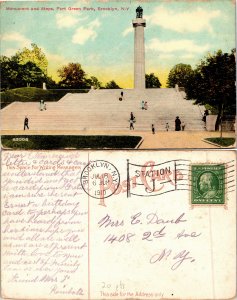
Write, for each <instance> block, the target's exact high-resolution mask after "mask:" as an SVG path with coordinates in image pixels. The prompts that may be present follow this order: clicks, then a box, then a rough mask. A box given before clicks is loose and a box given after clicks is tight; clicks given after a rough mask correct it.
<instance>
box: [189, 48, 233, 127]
mask: <svg viewBox="0 0 237 300" xmlns="http://www.w3.org/2000/svg"><path fill="white" fill-rule="evenodd" d="M235 68H236V67H235V50H234V49H233V50H232V51H231V53H222V51H221V50H219V51H217V52H216V53H214V55H211V54H209V55H208V56H207V57H206V58H204V59H203V60H202V61H201V62H200V64H199V65H198V66H197V68H196V70H195V72H194V74H195V76H194V78H193V84H194V85H195V86H196V88H195V89H194V90H193V91H190V88H189V89H188V90H187V96H188V97H189V98H190V97H191V96H192V98H194V99H196V102H197V103H201V104H209V105H211V106H213V107H215V108H216V109H217V111H218V118H217V124H216V125H217V126H218V125H219V122H220V119H221V116H222V115H223V114H226V113H228V114H230V113H232V114H235V111H236V86H235V80H236V79H235V74H236V73H235V72H236V71H235Z"/></svg>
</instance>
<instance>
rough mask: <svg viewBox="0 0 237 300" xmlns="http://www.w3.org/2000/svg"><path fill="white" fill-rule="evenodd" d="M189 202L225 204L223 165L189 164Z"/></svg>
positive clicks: (193, 203) (195, 203)
mask: <svg viewBox="0 0 237 300" xmlns="http://www.w3.org/2000/svg"><path fill="white" fill-rule="evenodd" d="M191 204H192V205H205V204H206V205H225V165H224V164H221V165H217V164H215V165H212V164H193V165H191Z"/></svg>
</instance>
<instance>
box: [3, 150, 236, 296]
mask: <svg viewBox="0 0 237 300" xmlns="http://www.w3.org/2000/svg"><path fill="white" fill-rule="evenodd" d="M197 165H198V166H200V168H201V173H202V174H201V173H200V172H199V173H195V172H197V171H195V168H194V167H193V166H197ZM235 165H236V156H235V152H234V151H228V150H225V151H180V152H176V151H166V152H165V151H147V152H140V151H129V152H124V151H120V152H113V151H110V152H99V151H98V152H87V151H81V152H79V151H68V152H67V151H59V152H46V151H40V152H39V151H31V152H27V151H25V152H24V151H21V152H20V151H3V153H2V202H1V204H2V218H1V227H2V236H1V237H2V241H1V242H2V252H1V254H2V268H1V270H2V274H1V278H2V297H3V298H13V299H229V298H231V297H234V295H235V285H236V273H235V266H236V246H235V244H236V228H235V218H236V197H235V182H236V178H235V174H236V170H235ZM219 168H223V172H224V177H223V178H221V175H220V171H218V170H219ZM199 171H200V170H199ZM218 172H219V173H218ZM207 173H208V174H209V175H208V176H207ZM210 173H212V177H213V178H214V179H213V180H212V182H210V181H209V187H207V188H206V191H207V190H208V188H210V190H212V192H213V191H214V190H215V192H213V193H214V194H215V195H214V194H213V196H212V198H207V197H205V192H206V191H205V187H204V183H203V182H202V181H203V178H204V179H205V182H206V184H208V179H207V177H208V178H209V177H210V175H211V174H210ZM195 176H196V177H197V178H196V177H195ZM201 176H202V177H201ZM215 177H217V179H215ZM195 178H196V179H195ZM215 180H217V181H215ZM128 182H129V184H128ZM195 187H196V188H197V191H196V193H199V195H200V199H202V201H203V203H202V204H198V203H197V202H195V201H196V200H195V199H197V197H196V194H195V190H194V188H195ZM223 190H224V193H222V191H223ZM218 195H219V197H220V199H219V200H218ZM211 199H212V200H211Z"/></svg>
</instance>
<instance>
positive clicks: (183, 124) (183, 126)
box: [181, 122, 185, 131]
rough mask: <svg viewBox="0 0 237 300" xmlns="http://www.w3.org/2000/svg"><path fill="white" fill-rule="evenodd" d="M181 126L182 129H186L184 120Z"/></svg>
mask: <svg viewBox="0 0 237 300" xmlns="http://www.w3.org/2000/svg"><path fill="white" fill-rule="evenodd" d="M181 128H182V131H184V129H185V123H184V122H182V123H181Z"/></svg>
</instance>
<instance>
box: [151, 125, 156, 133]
mask: <svg viewBox="0 0 237 300" xmlns="http://www.w3.org/2000/svg"><path fill="white" fill-rule="evenodd" d="M151 131H152V134H155V126H154V124H151Z"/></svg>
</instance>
